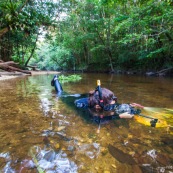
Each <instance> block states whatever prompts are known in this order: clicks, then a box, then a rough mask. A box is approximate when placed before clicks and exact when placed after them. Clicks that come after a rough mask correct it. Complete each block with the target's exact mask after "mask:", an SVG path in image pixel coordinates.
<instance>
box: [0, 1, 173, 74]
mask: <svg viewBox="0 0 173 173" xmlns="http://www.w3.org/2000/svg"><path fill="white" fill-rule="evenodd" d="M172 50H173V1H172V0H56V1H55V0H6V1H4V0H0V60H3V61H5V62H6V61H11V60H12V61H15V62H17V63H19V64H20V67H21V68H24V69H26V68H27V67H30V66H37V67H38V68H39V69H40V70H81V71H99V72H104V71H108V72H114V71H118V70H136V71H158V70H162V69H169V68H172V67H173V51H172Z"/></svg>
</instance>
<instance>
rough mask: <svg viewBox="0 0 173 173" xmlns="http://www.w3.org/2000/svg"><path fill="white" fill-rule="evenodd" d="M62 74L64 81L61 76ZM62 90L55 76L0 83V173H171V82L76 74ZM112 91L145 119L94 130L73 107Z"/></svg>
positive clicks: (83, 112) (89, 120) (110, 122)
mask: <svg viewBox="0 0 173 173" xmlns="http://www.w3.org/2000/svg"><path fill="white" fill-rule="evenodd" d="M65 75H67V74H65ZM81 77H82V79H81V80H79V81H77V82H69V83H62V87H63V89H64V91H65V93H66V96H64V97H58V96H57V95H56V93H55V89H54V88H53V87H52V86H51V84H50V82H51V80H52V78H53V75H50V74H49V75H37V76H27V77H20V78H15V79H11V80H5V81H0V88H1V90H0V172H8V173H13V172H14V173H19V172H20V173H24V172H28V173H36V172H47V173H56V172H57V173H77V172H78V173H170V172H173V118H172V117H173V105H172V103H173V79H172V78H157V77H156V78H155V77H144V76H128V75H115V74H112V75H111V74H81ZM98 79H99V80H101V86H102V87H106V88H108V89H110V90H112V91H113V92H114V93H115V95H116V96H117V97H118V102H119V103H132V102H135V103H140V104H142V105H143V106H144V110H142V115H145V116H148V117H152V118H154V119H158V122H157V123H156V126H155V127H151V123H150V122H151V120H152V119H150V118H145V117H143V116H142V115H141V116H138V115H135V116H134V117H133V118H132V119H118V120H117V119H113V120H109V119H103V120H102V122H101V123H98V121H97V117H92V116H91V115H90V114H89V113H88V111H87V110H83V109H77V108H76V107H75V105H74V100H75V99H78V96H79V94H81V96H83V95H86V94H87V93H88V92H89V91H90V90H93V89H95V88H96V81H97V80H98Z"/></svg>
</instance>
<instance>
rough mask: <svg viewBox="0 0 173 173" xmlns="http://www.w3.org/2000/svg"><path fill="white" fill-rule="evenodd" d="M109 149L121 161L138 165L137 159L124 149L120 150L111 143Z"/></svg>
mask: <svg viewBox="0 0 173 173" xmlns="http://www.w3.org/2000/svg"><path fill="white" fill-rule="evenodd" d="M108 150H109V152H110V154H111V155H112V156H113V157H114V158H115V159H116V160H118V161H119V162H121V163H126V164H129V165H136V161H135V160H134V159H133V157H132V156H131V155H129V154H126V153H124V152H123V151H121V150H119V149H118V148H116V147H114V146H112V145H110V144H109V146H108Z"/></svg>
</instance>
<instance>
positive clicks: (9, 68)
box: [0, 61, 31, 74]
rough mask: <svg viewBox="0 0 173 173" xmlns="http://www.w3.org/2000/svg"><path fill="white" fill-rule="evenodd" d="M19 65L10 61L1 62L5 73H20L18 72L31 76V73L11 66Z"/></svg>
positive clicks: (1, 67)
mask: <svg viewBox="0 0 173 173" xmlns="http://www.w3.org/2000/svg"><path fill="white" fill-rule="evenodd" d="M16 64H17V63H15V62H13V61H9V62H0V69H2V70H5V71H10V72H11V71H12V72H14V71H18V72H22V73H26V74H31V72H30V71H28V70H22V69H19V68H17V67H13V66H11V65H16Z"/></svg>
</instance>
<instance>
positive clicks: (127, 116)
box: [119, 112, 134, 118]
mask: <svg viewBox="0 0 173 173" xmlns="http://www.w3.org/2000/svg"><path fill="white" fill-rule="evenodd" d="M133 116H134V114H130V113H128V112H124V113H122V114H119V117H120V118H132V117H133Z"/></svg>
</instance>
